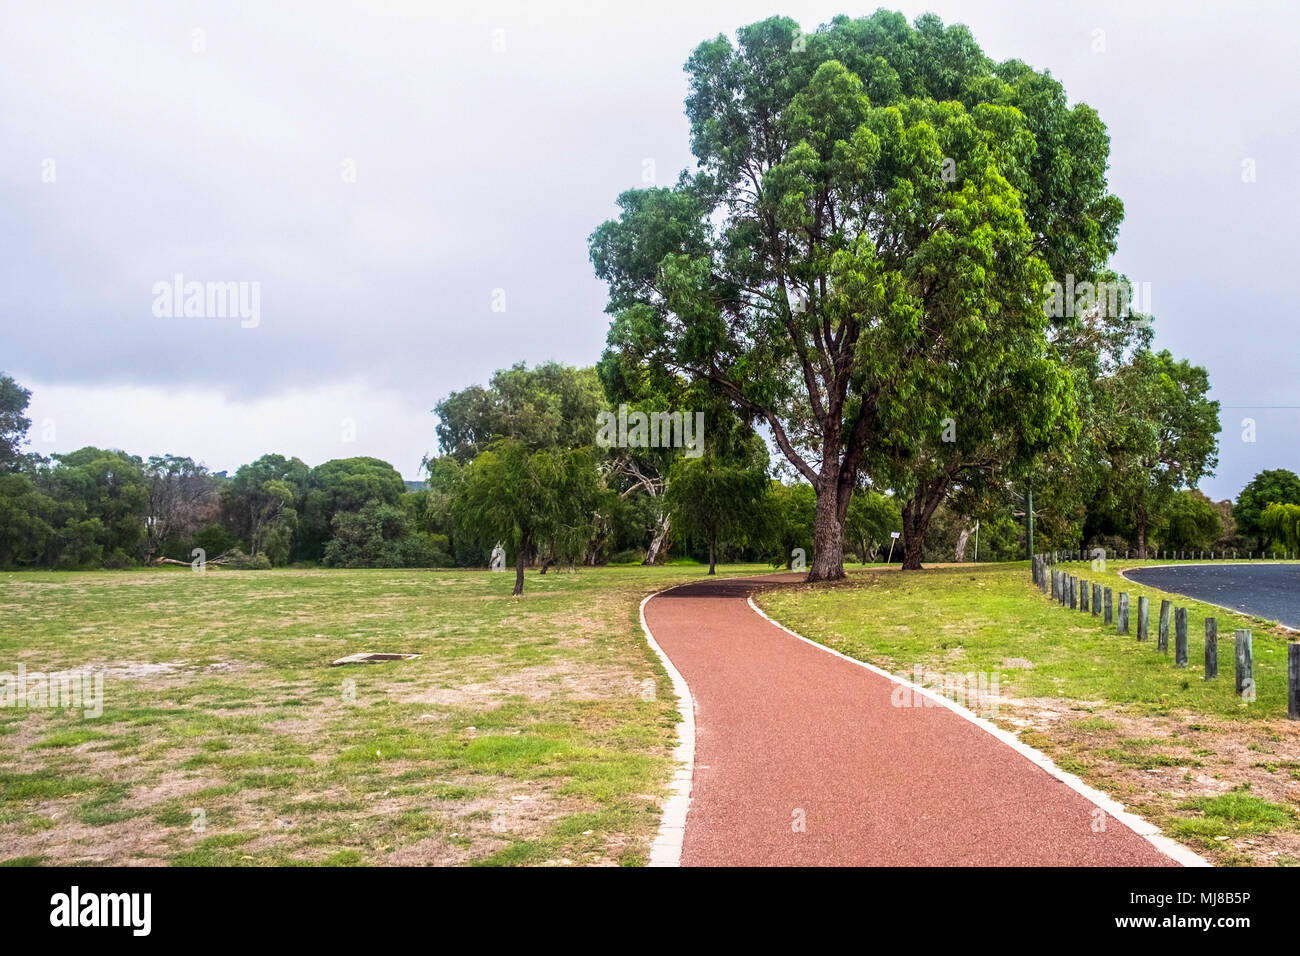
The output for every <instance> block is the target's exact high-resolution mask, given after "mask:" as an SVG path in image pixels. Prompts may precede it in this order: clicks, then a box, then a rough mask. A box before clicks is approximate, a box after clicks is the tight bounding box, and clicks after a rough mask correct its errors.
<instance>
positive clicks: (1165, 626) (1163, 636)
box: [1156, 601, 1174, 654]
mask: <svg viewBox="0 0 1300 956" xmlns="http://www.w3.org/2000/svg"><path fill="white" fill-rule="evenodd" d="M1173 609H1174V602H1173V601H1161V602H1160V633H1159V634H1158V635H1157V636H1156V650H1158V651H1160V652H1161V653H1162V654H1168V653H1169V613H1170V612H1171V611H1172V610H1173Z"/></svg>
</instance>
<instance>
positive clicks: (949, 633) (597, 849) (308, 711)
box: [0, 562, 1300, 866]
mask: <svg viewBox="0 0 1300 956" xmlns="http://www.w3.org/2000/svg"><path fill="white" fill-rule="evenodd" d="M1134 563H1135V562H1111V564H1110V567H1109V569H1108V571H1107V572H1105V573H1094V572H1092V571H1091V569H1090V568H1089V567H1088V565H1086V564H1083V565H1079V566H1078V568H1077V571H1076V573H1080V574H1081V576H1083V577H1087V578H1088V579H1089V580H1092V579H1093V578H1094V577H1095V578H1096V580H1098V582H1099V583H1102V584H1103V585H1109V586H1111V587H1114V588H1115V589H1116V590H1117V591H1118V590H1127V591H1128V592H1129V593H1130V594H1131V595H1133V597H1134V612H1133V613H1134V615H1136V596H1137V595H1138V594H1139V593H1146V594H1148V595H1150V596H1151V597H1152V599H1153V602H1152V603H1153V611H1152V635H1151V640H1150V641H1149V642H1147V643H1145V644H1139V643H1137V641H1136V640H1135V639H1134V636H1133V635H1130V636H1129V637H1127V638H1124V637H1119V636H1117V635H1116V634H1115V633H1114V627H1113V626H1112V627H1106V626H1104V625H1103V624H1102V623H1101V622H1100V619H1098V618H1093V617H1092V616H1091V615H1088V614H1084V613H1082V612H1080V611H1070V610H1069V609H1064V608H1061V607H1060V606H1058V605H1056V604H1055V603H1053V602H1052V601H1051V600H1050V599H1049V598H1047V597H1045V596H1043V595H1041V594H1040V593H1039V592H1038V591H1037V590H1036V589H1034V588H1033V586H1032V585H1031V584H1030V582H1029V575H1028V568H1027V565H1025V564H1024V563H1020V564H1008V565H988V564H985V565H978V566H972V565H965V566H940V567H936V568H933V569H930V570H927V571H924V572H920V573H914V574H913V573H909V574H900V573H899V572H898V571H897V570H895V569H879V568H877V569H870V570H866V571H863V572H861V573H859V572H857V571H854V572H853V573H852V574H851V577H850V579H849V580H848V581H846V582H842V583H839V584H836V585H832V586H818V587H809V586H805V585H794V586H788V587H781V588H777V589H773V590H770V591H767V592H764V593H763V594H762V595H761V596H760V598H759V603H760V604H761V605H762V606H763V607H764V609H765V610H766V611H768V612H769V613H770V614H772V616H774V617H775V618H777V619H778V620H780V621H782V622H783V623H785V624H787V625H788V626H790V627H792V628H794V629H795V630H797V631H799V632H800V633H802V634H804V635H805V636H807V637H809V638H811V639H813V640H818V641H821V642H823V643H825V644H827V645H828V646H831V647H834V648H835V649H837V650H839V651H841V652H843V653H845V654H848V655H850V656H853V657H857V658H859V659H862V660H868V661H871V662H873V663H876V664H878V665H881V666H883V667H886V668H887V669H889V670H891V671H892V672H895V673H903V674H905V675H906V676H909V677H910V676H911V675H912V673H913V668H914V667H915V666H916V665H920V666H922V667H924V668H926V669H932V670H936V671H942V672H955V673H968V672H973V671H985V672H996V673H998V674H999V677H1000V694H1001V699H1000V707H999V711H998V714H997V716H996V717H995V720H996V722H998V723H999V724H1001V725H1002V726H1005V727H1007V728H1009V729H1012V730H1014V731H1015V732H1017V733H1018V734H1019V735H1020V736H1021V737H1022V739H1024V740H1026V742H1028V743H1030V744H1032V745H1033V746H1036V747H1038V748H1040V749H1042V750H1044V751H1045V752H1047V753H1048V754H1049V755H1051V756H1052V757H1053V758H1054V759H1055V760H1056V761H1057V762H1058V764H1060V765H1061V766H1062V767H1064V768H1065V769H1067V770H1069V771H1071V772H1074V773H1078V774H1079V775H1081V776H1082V777H1084V778H1085V779H1086V780H1087V781H1088V782H1089V783H1091V784H1093V785H1094V786H1097V787H1099V788H1100V789H1103V790H1106V791H1107V792H1110V793H1111V794H1113V795H1114V796H1115V797H1117V798H1118V799H1120V800H1121V801H1123V802H1124V803H1126V804H1128V805H1129V806H1130V807H1131V808H1132V809H1134V810H1135V812H1138V813H1139V814H1142V815H1143V816H1146V817H1147V818H1148V819H1151V820H1152V821H1153V822H1155V823H1157V824H1158V825H1160V826H1161V827H1162V828H1164V829H1165V830H1166V832H1168V833H1170V834H1171V835H1174V836H1176V837H1178V838H1180V839H1182V840H1184V841H1185V842H1187V843H1188V845H1189V846H1192V847H1193V848H1194V849H1197V850H1198V851H1199V852H1202V853H1204V854H1206V855H1207V856H1209V857H1210V858H1212V859H1213V860H1215V861H1216V862H1220V863H1230V864H1231V863H1239V864H1270V863H1273V864H1286V863H1294V862H1296V861H1297V860H1300V828H1298V825H1297V816H1296V804H1297V803H1300V733H1298V732H1297V722H1293V721H1289V720H1287V719H1286V692H1285V670H1284V668H1285V645H1286V641H1287V635H1286V633H1285V632H1284V631H1282V630H1281V629H1278V628H1276V627H1274V626H1272V625H1270V624H1268V623H1267V622H1263V621H1258V620H1253V619H1246V618H1242V617H1240V616H1237V615H1233V614H1229V613H1227V612H1224V611H1221V610H1219V609H1216V608H1210V607H1208V606H1206V605H1201V604H1198V603H1196V602H1191V601H1182V600H1181V599H1177V600H1176V602H1175V603H1178V604H1182V605H1184V606H1186V607H1188V608H1189V632H1190V635H1191V641H1190V645H1191V647H1190V661H1191V666H1190V667H1189V668H1187V669H1186V670H1177V669H1175V667H1174V665H1173V660H1172V653H1171V654H1170V655H1162V654H1160V653H1159V652H1158V651H1157V650H1156V647H1155V615H1156V609H1158V607H1159V599H1160V597H1161V594H1160V592H1157V591H1154V590H1153V589H1150V588H1142V587H1140V586H1138V585H1135V584H1132V583H1130V582H1127V581H1125V580H1123V579H1121V578H1120V577H1119V574H1118V572H1119V570H1121V569H1122V568H1125V567H1130V566H1132V565H1133V564H1134ZM770 570H771V569H770V568H767V567H761V566H748V567H737V566H730V567H727V568H725V569H723V573H726V574H757V573H766V572H768V571H770ZM1072 570H1075V569H1072ZM702 577H704V569H703V568H702V567H699V566H696V565H681V566H669V567H664V568H649V569H647V568H641V567H635V566H633V567H611V568H598V569H582V570H579V571H576V572H558V573H557V572H555V571H552V572H551V573H549V574H546V575H539V574H537V573H535V572H530V573H529V575H528V579H527V589H526V592H525V594H524V596H523V597H522V598H519V599H516V598H512V597H511V596H510V588H511V585H512V584H513V578H514V576H513V575H512V574H491V573H487V572H481V571H324V570H319V571H318V570H276V571H262V572H237V571H223V570H210V571H209V572H207V573H206V574H201V575H200V574H195V573H193V572H192V571H190V570H188V569H158V570H149V571H137V572H120V573H115V572H97V573H84V574H83V573H76V574H60V573H18V574H6V575H0V673H9V674H12V673H14V672H15V671H16V669H17V667H18V665H20V664H22V665H25V666H26V669H27V671H28V672H34V671H38V670H40V671H47V672H48V671H53V670H61V669H78V668H86V667H92V668H98V669H103V672H104V675H105V684H104V696H105V701H104V710H103V714H102V716H99V717H88V716H85V715H84V714H83V713H82V712H80V711H74V710H60V709H52V708H40V709H28V708H8V707H6V708H0V863H8V864H16V865H21V864H51V865H54V864H132V863H147V864H176V865H204V864H233V865H252V866H256V865H280V864H303V865H351V864H362V865H373V864H489V865H501V864H546V863H552V864H554V863H566V862H567V863H574V864H611V865H612V864H623V865H637V864H640V863H643V862H644V861H645V859H646V856H647V851H648V847H649V844H650V842H651V840H652V839H653V836H654V833H655V830H656V828H657V826H658V821H659V805H660V800H661V797H662V796H663V793H664V789H665V786H666V783H667V781H668V779H669V776H670V773H671V760H670V757H669V754H670V753H671V750H672V747H673V745H674V743H675V740H674V728H675V726H676V723H677V720H678V714H677V712H676V707H675V701H674V699H673V697H672V693H671V689H670V687H669V685H668V682H667V680H666V677H665V675H664V674H663V671H662V669H661V667H660V666H659V664H658V662H657V660H656V659H655V658H654V655H653V654H652V653H651V652H650V650H649V649H648V648H647V647H646V644H645V641H644V638H643V636H642V633H641V629H640V626H639V623H638V618H637V607H638V605H639V603H640V601H641V599H642V598H643V597H644V596H645V595H646V594H649V593H651V592H653V591H656V590H659V589H661V588H663V587H667V586H669V585H671V584H674V583H678V582H682V581H687V580H692V579H699V578H702ZM1207 614H1210V615H1214V616H1216V617H1218V619H1219V635H1220V638H1219V640H1220V649H1219V660H1220V677H1219V678H1218V680H1216V681H1212V682H1207V681H1204V680H1202V679H1201V669H1200V665H1201V648H1202V638H1201V635H1202V634H1203V633H1204V632H1203V620H1204V617H1205V616H1206V615H1207ZM1236 627H1251V628H1252V630H1253V631H1254V637H1255V654H1256V665H1255V676H1256V680H1257V684H1258V696H1257V700H1256V701H1255V702H1254V703H1249V704H1246V703H1242V702H1241V701H1239V700H1238V699H1237V698H1236V696H1235V695H1234V693H1233V680H1232V666H1233V665H1232V640H1231V635H1232V631H1233V629H1234V628H1236ZM1132 628H1133V629H1134V630H1135V628H1136V624H1135V623H1134V624H1133V625H1132ZM361 651H371V652H378V651H389V652H399V653H414V654H419V655H421V656H420V657H419V658H418V659H414V660H400V661H391V662H386V663H382V664H370V665H356V666H348V667H331V666H329V665H330V662H331V661H333V660H335V659H336V658H339V657H343V656H345V655H348V654H353V653H357V652H361Z"/></svg>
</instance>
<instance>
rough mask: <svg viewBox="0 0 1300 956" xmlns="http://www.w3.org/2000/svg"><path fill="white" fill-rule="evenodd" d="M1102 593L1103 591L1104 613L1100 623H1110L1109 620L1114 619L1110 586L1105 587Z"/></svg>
mask: <svg viewBox="0 0 1300 956" xmlns="http://www.w3.org/2000/svg"><path fill="white" fill-rule="evenodd" d="M1104 593H1105V597H1104V598H1103V600H1104V602H1105V608H1106V613H1105V616H1104V617H1103V618H1102V623H1103V624H1109V623H1111V621H1113V620H1114V619H1115V609H1114V604H1115V602H1114V591H1112V590H1111V589H1110V588H1107V589H1106V590H1105V592H1104Z"/></svg>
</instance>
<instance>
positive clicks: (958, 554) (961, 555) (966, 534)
mask: <svg viewBox="0 0 1300 956" xmlns="http://www.w3.org/2000/svg"><path fill="white" fill-rule="evenodd" d="M970 531H971V529H970V528H962V529H961V534H959V535H958V536H957V548H956V550H955V551H954V552H953V558H954V559H955V560H956V561H957V563H958V564H961V563H963V562H964V561H965V560H966V542H967V541H969V540H970Z"/></svg>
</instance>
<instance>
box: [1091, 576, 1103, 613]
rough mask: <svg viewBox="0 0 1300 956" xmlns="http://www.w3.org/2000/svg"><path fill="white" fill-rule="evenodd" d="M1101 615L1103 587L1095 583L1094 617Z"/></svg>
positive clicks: (1093, 586) (1093, 593)
mask: <svg viewBox="0 0 1300 956" xmlns="http://www.w3.org/2000/svg"><path fill="white" fill-rule="evenodd" d="M1100 613H1101V585H1100V584H1097V583H1096V582H1093V585H1092V616H1093V617H1096V616H1097V615H1098V614H1100Z"/></svg>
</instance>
